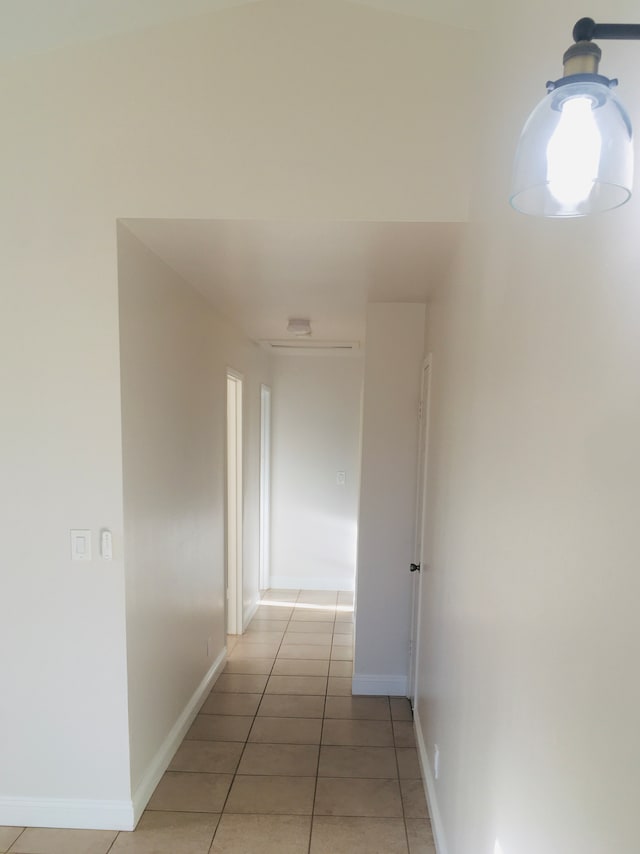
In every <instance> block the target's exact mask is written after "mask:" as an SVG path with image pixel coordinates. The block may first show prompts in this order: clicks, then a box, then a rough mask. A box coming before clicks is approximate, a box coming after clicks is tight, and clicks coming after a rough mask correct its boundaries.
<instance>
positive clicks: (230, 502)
mask: <svg viewBox="0 0 640 854" xmlns="http://www.w3.org/2000/svg"><path fill="white" fill-rule="evenodd" d="M226 381H227V384H226V400H227V418H226V425H227V431H226V455H225V456H226V461H225V462H226V465H225V470H226V502H225V505H226V538H225V539H226V567H227V572H226V604H227V634H230V635H241V634H242V630H243V579H242V576H243V573H242V542H243V507H244V489H243V476H242V460H243V441H242V435H243V431H242V401H243V383H244V377H243V375H242V374H241V373H239V372H238V371H235V370H233V368H227V372H226Z"/></svg>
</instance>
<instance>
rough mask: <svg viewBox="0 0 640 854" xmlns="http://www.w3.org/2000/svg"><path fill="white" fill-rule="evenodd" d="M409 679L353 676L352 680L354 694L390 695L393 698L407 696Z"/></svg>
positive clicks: (385, 676) (383, 676)
mask: <svg viewBox="0 0 640 854" xmlns="http://www.w3.org/2000/svg"><path fill="white" fill-rule="evenodd" d="M407 684H408V681H407V677H406V676H396V675H384V674H381V675H375V676H363V675H360V674H359V673H354V674H353V679H352V680H351V693H352V694H369V695H375V694H389V695H390V696H391V697H406V696H407Z"/></svg>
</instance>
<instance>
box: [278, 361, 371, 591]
mask: <svg viewBox="0 0 640 854" xmlns="http://www.w3.org/2000/svg"><path fill="white" fill-rule="evenodd" d="M361 398H362V358H361V357H360V356H307V355H304V356H280V357H279V358H276V359H275V360H274V369H273V395H272V461H273V467H272V475H271V476H272V488H271V499H272V510H271V512H272V541H271V586H272V587H275V588H303V589H308V590H309V589H311V590H314V589H315V590H320V589H325V590H353V588H354V581H355V568H356V566H355V564H356V539H357V523H358V519H357V516H358V493H359V484H360V414H361ZM339 471H343V472H345V484H344V485H343V486H341V485H338V484H337V482H336V474H337V472H339Z"/></svg>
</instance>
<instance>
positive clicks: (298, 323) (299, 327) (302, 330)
mask: <svg viewBox="0 0 640 854" xmlns="http://www.w3.org/2000/svg"><path fill="white" fill-rule="evenodd" d="M287 332H289V333H290V334H291V335H299V336H303V335H311V324H310V323H309V320H308V319H307V318H304V317H290V318H289V323H288V324H287Z"/></svg>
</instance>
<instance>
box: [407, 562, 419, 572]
mask: <svg viewBox="0 0 640 854" xmlns="http://www.w3.org/2000/svg"><path fill="white" fill-rule="evenodd" d="M409 572H420V564H419V563H410V564H409Z"/></svg>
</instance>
